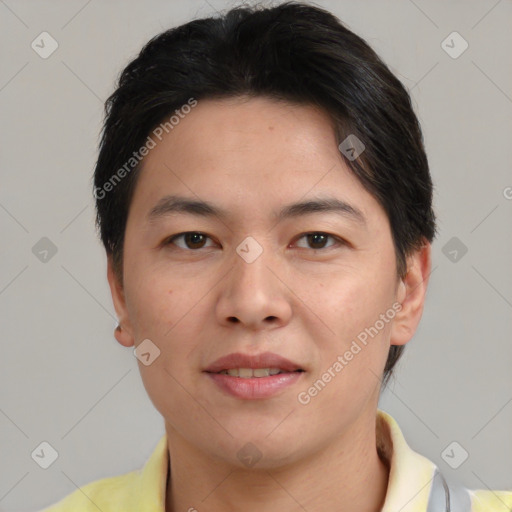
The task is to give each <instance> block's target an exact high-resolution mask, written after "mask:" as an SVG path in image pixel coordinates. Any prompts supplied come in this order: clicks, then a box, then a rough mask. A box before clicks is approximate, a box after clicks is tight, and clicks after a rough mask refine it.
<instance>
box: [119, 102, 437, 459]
mask: <svg viewBox="0 0 512 512" xmlns="http://www.w3.org/2000/svg"><path fill="white" fill-rule="evenodd" d="M170 196H174V199H176V197H178V196H179V197H180V198H182V199H184V200H187V201H197V202H207V203H208V205H209V207H211V209H210V208H206V207H204V206H203V207H201V208H199V207H197V206H196V207H195V208H192V207H190V206H189V207H186V206H183V205H185V203H181V204H182V208H178V207H177V206H176V203H174V205H173V204H172V202H171V201H170V199H169V198H170ZM322 201H324V202H330V203H329V204H330V208H327V207H325V204H327V203H322V204H324V207H323V208H322V207H319V206H317V207H316V208H312V207H311V204H312V202H319V203H321V202H322ZM296 203H310V204H309V207H308V205H307V204H306V205H305V206H304V205H303V206H302V207H298V206H296V207H294V208H290V206H291V205H294V204H296ZM335 205H337V208H334V206H335ZM214 209H217V210H218V211H217V210H214ZM409 264H410V268H411V269H412V270H411V272H410V273H409V277H408V278H407V279H410V282H409V281H407V280H400V279H398V277H397V275H396V270H395V268H396V256H395V252H394V246H393V241H392V237H391V231H390V226H389V222H388V219H387V216H386V214H385V212H384V210H383V209H382V208H381V207H380V205H379V204H378V203H377V201H376V200H375V199H374V198H373V197H372V196H371V195H370V194H369V193H368V192H367V191H366V190H365V189H364V188H363V186H362V185H361V184H360V183H359V181H358V180H357V179H356V178H355V177H354V175H353V174H352V173H351V171H350V170H349V168H348V167H347V165H346V164H345V163H344V160H343V157H342V155H341V154H340V151H339V149H338V147H337V141H336V139H335V136H334V131H333V126H332V124H331V122H330V119H329V117H328V116H327V114H326V113H324V112H323V111H320V110H318V109H316V108H314V107H312V106H297V105H292V104H288V103H283V102H277V101H274V100H270V99H265V98H252V99H247V98H245V99H241V98H237V99H233V98H232V99H229V100H215V101H214V100H202V101H199V102H198V104H197V106H196V107H195V108H194V109H192V111H191V112H190V113H189V114H187V115H186V116H184V118H183V119H181V120H180V122H179V124H178V125H176V126H175V127H174V128H173V130H172V131H170V132H169V133H168V134H165V135H164V136H163V137H162V141H160V142H158V144H157V145H156V147H154V148H153V149H152V150H151V151H150V152H149V154H148V155H147V156H146V158H145V161H144V166H143V169H142V171H141V174H140V176H139V179H138V182H137V186H136V189H135V193H134V196H133V199H132V203H131V205H130V211H129V216H128V221H127V226H126V233H125V246H124V267H123V269H124V274H123V276H124V287H123V288H122V289H121V288H120V286H119V284H118V283H117V281H116V280H115V277H114V274H113V271H112V265H111V262H109V283H110V285H111V289H112V295H113V299H114V304H115V306H116V311H117V313H118V315H119V318H120V322H121V324H122V326H123V330H122V333H121V334H119V333H116V337H117V339H118V341H119V342H120V343H122V344H123V345H125V346H131V345H135V346H136V347H139V345H140V344H141V342H143V341H144V340H150V342H148V341H144V343H146V345H145V346H144V345H142V346H141V347H142V348H144V350H143V352H145V353H148V352H149V354H150V355H149V356H145V357H146V360H147V361H146V362H149V361H152V362H151V363H150V364H147V365H146V364H143V362H142V361H138V364H139V369H140V372H141V376H142V379H143V383H144V386H145V388H146V390H147V392H148V394H149V397H150V398H151V400H152V402H153V403H154V405H155V407H156V408H157V409H158V411H159V412H160V413H161V414H162V415H163V417H164V419H165V422H166V429H167V431H168V434H169V435H170V436H171V437H172V438H173V439H175V440H176V442H182V443H186V444H187V445H189V446H193V447H194V448H195V449H197V450H200V451H201V452H202V453H205V454H208V455H210V456H211V457H213V458H215V459H217V460H223V461H225V462H229V463H231V464H234V465H239V466H240V465H242V464H243V461H242V458H241V457H240V453H239V450H240V449H241V447H243V446H244V445H245V444H246V443H247V442H251V443H253V444H254V445H255V446H256V447H257V448H258V450H259V452H260V453H261V454H262V456H263V458H262V459H261V462H260V463H259V467H264V466H268V467H273V466H277V465H279V464H284V463H286V462H291V461H293V460H296V459H298V458H301V457H306V456H307V455H309V454H312V453H314V452H316V451H318V450H320V449H322V448H325V447H327V446H328V445H329V444H330V443H332V442H333V441H334V440H335V439H337V438H339V436H340V435H342V434H343V433H344V432H347V431H348V429H349V428H351V427H352V426H354V425H356V424H357V423H358V421H363V418H373V419H372V421H373V422H374V417H375V409H376V407H377V402H378V397H379V392H380V378H381V377H382V373H383V370H384V365H385V362H386V358H387V354H388V351H389V348H390V344H404V343H406V342H407V341H408V340H409V339H410V337H411V336H412V334H413V332H414V330H415V327H416V324H417V322H418V321H419V317H420V316H421V308H422V304H423V295H422V293H419V292H418V288H419V290H420V291H421V290H423V287H422V286H419V287H418V283H420V284H421V282H423V283H424V285H426V276H427V273H428V265H429V260H428V254H427V253H422V255H418V256H417V257H414V258H412V259H410V260H409ZM416 269H417V271H416ZM414 279H416V280H414ZM413 286H416V288H415V290H416V291H414V292H413V293H412V294H408V293H407V291H408V289H409V288H408V287H410V289H411V290H412V287H413ZM365 334H366V336H365ZM363 340H364V341H363ZM158 350H159V351H160V353H159V355H158V357H156V358H155V359H154V360H152V359H153V357H154V355H155V354H156V353H157V351H158ZM233 353H237V354H243V355H247V356H259V355H261V354H262V353H271V354H274V356H273V357H274V359H272V358H270V359H267V360H266V359H261V360H259V361H258V359H248V360H236V359H235V360H231V361H227V362H226V361H224V362H221V363H219V365H217V366H215V365H214V363H215V362H216V361H217V360H219V358H222V357H224V356H228V355H230V354H233ZM279 358H285V359H286V360H287V361H288V362H289V363H291V366H287V364H286V363H285V362H284V361H283V360H282V359H279ZM212 365H214V366H212ZM251 366H253V367H257V368H262V369H264V368H276V370H277V369H280V370H285V371H284V373H281V374H278V375H268V376H265V375H266V372H265V371H264V370H263V371H262V372H258V371H256V374H257V375H263V377H261V376H260V377H258V376H257V375H255V374H254V373H253V374H251V373H247V370H243V371H242V376H239V377H236V376H233V375H225V374H219V373H218V372H219V371H220V370H221V369H222V368H223V369H227V368H233V367H234V368H250V367H251ZM208 369H209V370H210V372H208V371H206V370H208ZM296 369H300V370H302V371H294V370H296ZM249 372H250V370H249ZM231 373H233V372H231ZM248 375H254V376H253V377H250V378H247V379H245V378H244V377H245V376H248ZM319 381H320V382H319ZM315 383H316V384H315ZM372 415H373V416H372ZM373 426H374V424H373ZM237 454H238V455H237Z"/></svg>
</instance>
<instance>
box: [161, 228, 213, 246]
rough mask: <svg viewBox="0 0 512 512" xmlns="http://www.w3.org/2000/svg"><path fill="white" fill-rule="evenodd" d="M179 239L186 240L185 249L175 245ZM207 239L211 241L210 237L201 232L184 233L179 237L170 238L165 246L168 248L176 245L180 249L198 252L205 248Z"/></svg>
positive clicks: (178, 235)
mask: <svg viewBox="0 0 512 512" xmlns="http://www.w3.org/2000/svg"><path fill="white" fill-rule="evenodd" d="M179 239H183V240H184V243H185V247H183V246H181V245H179V244H176V243H175V241H176V240H179ZM206 239H210V240H211V238H210V237H209V236H207V235H205V234H204V233H201V232H199V231H186V232H184V233H179V234H177V235H173V236H171V237H169V238H168V239H167V240H166V241H165V242H164V245H165V246H168V245H171V244H174V245H177V246H178V247H179V248H180V249H185V250H187V249H188V250H197V249H202V248H203V247H205V246H204V242H205V240H206ZM207 247H208V246H207ZM210 247H212V246H210Z"/></svg>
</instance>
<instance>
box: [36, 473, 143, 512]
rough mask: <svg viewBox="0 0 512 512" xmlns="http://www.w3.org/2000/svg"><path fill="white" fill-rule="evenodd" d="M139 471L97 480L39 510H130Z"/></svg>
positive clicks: (47, 511) (56, 511) (77, 511)
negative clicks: (120, 508)
mask: <svg viewBox="0 0 512 512" xmlns="http://www.w3.org/2000/svg"><path fill="white" fill-rule="evenodd" d="M138 473H139V472H138V471H131V472H130V473H126V474H123V475H119V476H112V477H108V478H103V479H101V480H95V481H93V482H90V483H88V484H86V485H83V486H82V487H79V488H78V489H76V490H75V491H73V492H71V493H70V494H68V495H67V496H65V497H64V498H62V499H61V500H60V501H58V502H57V503H54V504H53V505H50V506H48V507H46V508H44V509H41V510H39V511H38V512H64V511H66V512H69V511H70V510H72V511H73V512H98V510H101V511H102V512H109V511H114V510H119V508H118V507H119V506H122V505H125V504H126V505H125V506H124V508H123V510H126V511H128V510H130V504H131V505H133V500H132V498H133V492H134V490H135V488H136V484H137V481H138V478H139V474H138Z"/></svg>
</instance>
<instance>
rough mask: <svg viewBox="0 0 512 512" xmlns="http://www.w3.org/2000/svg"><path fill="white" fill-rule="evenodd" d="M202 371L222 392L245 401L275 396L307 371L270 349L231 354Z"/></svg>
mask: <svg viewBox="0 0 512 512" xmlns="http://www.w3.org/2000/svg"><path fill="white" fill-rule="evenodd" d="M203 371H204V373H206V375H207V376H208V377H209V378H210V380H211V381H212V382H213V383H215V384H216V386H217V389H219V390H220V391H221V392H223V393H224V394H227V395H229V396H231V397H235V398H238V399H242V400H257V399H265V398H270V397H273V396H275V395H276V394H277V393H279V392H281V391H283V390H284V389H285V388H287V387H289V386H291V385H293V384H295V383H297V382H298V381H299V380H300V379H301V378H302V376H303V374H304V373H306V369H304V368H302V367H301V366H300V365H298V364H297V363H294V362H292V361H290V360H289V359H286V358H284V357H282V356H279V355H278V354H273V353H271V352H264V353H262V354H258V355H254V356H251V355H248V354H242V353H233V354H229V355H227V356H224V357H221V358H220V359H217V360H216V361H215V362H214V363H213V364H211V365H210V366H209V367H208V368H206V369H205V370H203Z"/></svg>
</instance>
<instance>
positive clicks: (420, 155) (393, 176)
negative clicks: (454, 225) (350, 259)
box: [94, 1, 436, 385]
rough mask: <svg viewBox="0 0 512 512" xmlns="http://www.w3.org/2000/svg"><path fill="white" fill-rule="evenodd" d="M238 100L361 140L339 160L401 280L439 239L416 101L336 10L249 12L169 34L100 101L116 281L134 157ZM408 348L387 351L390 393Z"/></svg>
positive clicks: (98, 173)
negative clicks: (185, 118) (166, 125)
mask: <svg viewBox="0 0 512 512" xmlns="http://www.w3.org/2000/svg"><path fill="white" fill-rule="evenodd" d="M238 96H249V97H251V96H254V97H267V98H272V99H278V100H285V101H288V102H291V103H296V104H302V105H314V106H318V107H320V108H322V109H323V110H324V111H325V112H327V113H328V114H329V116H330V118H331V119H332V121H333V127H334V131H335V134H336V137H337V139H338V141H339V143H342V142H343V141H344V140H345V139H346V138H347V137H348V136H352V137H354V136H355V137H357V139H359V140H360V141H361V142H362V143H363V144H364V151H363V152H362V153H361V154H360V155H359V156H358V157H357V158H355V159H354V158H349V157H350V155H346V154H343V152H342V154H343V157H344V158H345V160H346V163H347V164H348V166H349V167H350V169H351V170H352V172H353V173H354V175H355V176H356V177H357V179H358V180H359V181H360V182H361V184H362V185H363V186H364V187H365V189H366V190H367V191H368V192H369V193H371V194H372V196H373V197H374V198H375V199H376V200H377V201H378V202H379V204H380V205H381V206H382V207H383V209H384V210H385V212H386V214H387V216H388V219H389V222H390V226H391V233H392V237H393V243H394V246H395V252H396V262H397V265H396V272H397V276H398V277H404V276H405V274H406V272H407V265H406V258H407V255H408V254H410V253H412V252H413V251H415V250H418V249H420V248H421V247H422V246H423V245H424V244H425V241H428V242H432V241H433V239H434V237H435V235H436V226H435V215H434V212H433V209H432V192H433V185H432V180H431V176H430V172H429V167H428V161H427V156H426V153H425V149H424V144H423V135H422V132H421V128H420V124H419V122H418V119H417V117H416V115H415V113H414V111H413V108H412V105H411V99H410V96H409V94H408V92H407V90H406V89H405V87H404V86H403V85H402V83H401V82H400V81H399V80H398V78H396V77H395V75H394V74H393V73H392V72H391V71H390V70H389V68H388V67H387V66H386V64H384V62H383V61H382V60H381V59H380V58H379V57H378V55H377V54H376V53H375V52H374V50H373V49H371V48H370V46H369V45H368V44H367V43H366V42H365V41H364V40H363V39H362V38H361V37H359V36H357V35H356V34H354V33H353V32H352V31H350V30H349V29H348V28H347V27H346V26H345V25H344V24H343V23H342V22H341V21H340V20H339V19H338V18H336V17H335V16H334V15H333V14H331V13H330V12H328V11H326V10H324V9H321V8H319V7H316V6H313V5H308V4H306V3H303V2H294V1H289V2H284V3H282V4H280V5H277V6H273V7H265V6H262V5H253V6H247V5H243V6H239V7H235V8H232V9H230V10H228V11H226V12H225V13H224V14H222V15H218V16H212V17H208V18H203V19H196V20H193V21H190V22H188V23H185V24H183V25H181V26H178V27H175V28H171V29H169V30H166V31H164V32H162V33H160V34H158V35H156V36H155V37H153V38H152V39H151V40H149V41H148V42H147V43H146V44H145V45H144V47H143V48H142V49H141V51H140V53H139V55H138V56H137V57H136V58H135V59H133V60H132V61H131V62H130V63H129V64H128V65H127V66H126V67H125V69H124V70H123V71H122V72H121V73H120V75H119V79H118V82H117V88H116V90H115V91H114V92H113V94H112V95H111V96H110V97H109V98H108V99H107V101H106V103H105V120H104V124H103V129H102V134H101V141H100V145H99V154H98V159H97V162H96V168H95V174H94V197H95V198H96V211H97V216H96V226H97V228H98V230H99V233H100V236H101V240H102V242H103V244H104V246H105V249H106V252H107V256H109V257H112V261H113V265H114V270H115V273H116V276H117V278H118V279H119V282H120V283H121V285H122V284H123V273H122V267H123V243H124V234H125V228H126V221H127V217H128V210H129V206H130V203H131V199H132V197H133V192H134V189H135V185H136V182H137V177H138V174H139V172H138V171H139V170H140V167H141V164H140V162H141V157H140V155H139V154H138V153H136V151H137V150H138V149H139V148H141V147H142V146H143V145H144V143H145V142H146V141H148V140H149V139H148V135H149V134H151V133H152V131H153V130H154V129H155V128H156V127H158V126H159V125H160V124H161V123H162V122H164V120H166V119H169V118H170V116H172V115H173V113H175V112H176V113H178V112H179V111H178V109H180V108H181V107H182V106H183V105H190V104H191V101H196V102H197V101H200V100H201V99H221V98H229V97H238ZM357 139H355V140H357ZM352 155H353V152H352ZM135 156H137V158H135ZM403 350H404V346H396V345H393V346H391V348H390V350H389V354H388V359H387V361H386V366H385V369H384V378H383V383H382V384H383V385H386V384H387V381H388V380H389V378H390V376H391V374H392V371H393V368H394V366H395V365H396V363H397V362H398V360H399V358H400V356H401V354H402V352H403Z"/></svg>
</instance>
